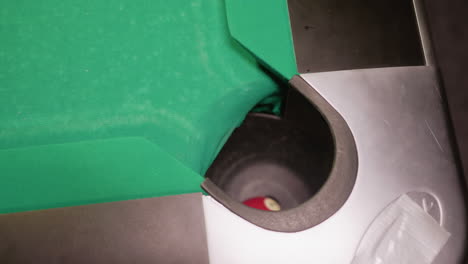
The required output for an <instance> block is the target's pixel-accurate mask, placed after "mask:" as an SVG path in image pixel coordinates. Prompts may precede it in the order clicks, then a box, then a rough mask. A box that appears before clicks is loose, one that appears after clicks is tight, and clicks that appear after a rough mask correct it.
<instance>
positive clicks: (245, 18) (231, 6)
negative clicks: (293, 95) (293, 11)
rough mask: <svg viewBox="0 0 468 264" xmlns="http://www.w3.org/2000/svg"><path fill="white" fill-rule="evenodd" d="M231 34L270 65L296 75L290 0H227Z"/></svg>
mask: <svg viewBox="0 0 468 264" xmlns="http://www.w3.org/2000/svg"><path fill="white" fill-rule="evenodd" d="M226 11H227V18H228V21H229V30H230V32H231V34H232V36H233V37H234V38H235V39H236V40H238V41H239V42H240V43H241V44H242V45H243V46H244V47H245V48H246V49H248V50H249V51H251V52H252V54H254V55H255V56H256V57H257V59H258V60H259V61H261V62H262V63H263V64H265V65H266V66H268V68H269V69H270V70H271V71H273V72H276V73H277V74H279V75H281V76H282V77H283V78H285V79H287V80H289V79H291V78H292V76H293V75H295V74H297V66H296V59H295V56H294V46H293V40H292V32H291V26H290V22H289V12H288V1H287V0H254V1H252V0H226Z"/></svg>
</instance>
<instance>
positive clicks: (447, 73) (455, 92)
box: [425, 0, 468, 263]
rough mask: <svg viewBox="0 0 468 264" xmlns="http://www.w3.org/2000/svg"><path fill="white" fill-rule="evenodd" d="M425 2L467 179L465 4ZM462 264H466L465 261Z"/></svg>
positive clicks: (467, 22) (460, 1)
mask: <svg viewBox="0 0 468 264" xmlns="http://www.w3.org/2000/svg"><path fill="white" fill-rule="evenodd" d="M425 2H426V8H427V16H428V23H429V27H430V29H431V33H432V39H433V45H434V50H435V55H436V58H437V62H438V64H439V68H440V71H441V74H442V80H443V83H444V87H445V94H446V98H447V102H448V110H449V112H450V115H451V119H452V125H453V128H454V132H455V139H456V142H457V146H458V152H459V154H460V155H459V158H460V161H461V162H460V163H461V170H462V171H463V172H464V175H465V179H467V178H468V177H467V176H468V1H467V0H425ZM466 182H467V181H465V184H466ZM467 252H468V251H467ZM465 263H468V260H467V261H466V262H465Z"/></svg>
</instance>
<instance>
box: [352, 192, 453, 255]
mask: <svg viewBox="0 0 468 264" xmlns="http://www.w3.org/2000/svg"><path fill="white" fill-rule="evenodd" d="M449 237H450V233H449V232H447V231H446V230H445V229H444V228H443V227H442V226H440V225H439V223H437V221H436V220H434V219H433V218H432V217H431V216H430V215H429V214H428V213H426V212H425V211H424V210H423V209H422V208H421V207H420V206H419V205H418V204H416V203H415V202H414V201H413V200H412V199H411V198H410V197H408V196H407V195H403V196H401V197H400V198H399V199H398V200H396V201H395V202H393V203H392V204H390V205H389V206H388V207H387V208H386V209H385V210H384V211H382V213H380V214H379V215H378V216H377V218H376V219H375V220H374V221H373V222H372V224H371V225H370V227H369V228H368V230H367V231H366V233H365V235H364V237H363V239H362V241H361V243H360V244H359V247H358V249H357V251H356V255H355V257H354V259H353V262H352V264H393V263H398V264H414V263H418V264H430V263H432V261H433V260H434V258H435V257H436V256H437V254H438V253H439V252H440V250H442V248H443V247H444V245H445V243H446V242H447V240H448V239H449Z"/></svg>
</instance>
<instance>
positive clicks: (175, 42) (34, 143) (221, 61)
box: [0, 0, 289, 212]
mask: <svg viewBox="0 0 468 264" xmlns="http://www.w3.org/2000/svg"><path fill="white" fill-rule="evenodd" d="M273 2H275V1H273ZM276 3H277V4H280V3H282V2H278V1H276ZM270 6H274V7H275V6H276V4H270ZM280 6H281V8H284V6H283V5H282V4H280ZM275 8H276V7H275ZM286 12H287V11H286ZM282 19H283V20H284V17H283V18H282ZM283 20H282V21H283ZM283 22H284V21H283ZM277 24H278V23H277ZM288 26H289V24H288ZM282 31H284V30H283V28H281V34H283V32H282ZM270 34H271V32H270ZM268 49H270V48H268ZM278 54H282V52H279V53H278ZM281 56H283V55H281ZM281 61H282V59H279V61H278V62H281ZM276 65H278V64H277V61H276V60H274V63H272V64H271V66H272V67H275V66H276ZM279 71H281V72H284V71H283V70H282V69H280V70H279ZM288 74H289V72H288ZM277 89H278V87H277V84H276V83H275V82H273V81H272V80H271V79H270V78H269V77H268V76H267V75H266V74H265V73H264V72H263V71H262V70H261V69H260V68H259V67H258V65H257V62H256V60H255V58H254V57H253V56H252V55H251V54H250V53H249V52H248V51H246V50H245V49H244V48H243V47H242V46H241V45H239V44H238V43H237V42H236V41H234V40H233V39H232V38H231V37H230V35H229V31H228V25H227V21H226V12H225V5H224V1H223V0H191V1H187V0H173V1H161V0H116V1H106V0H93V1H91V0H87V1H84V0H80V1H75V0H43V1H32V0H2V4H1V8H0V193H1V194H0V212H5V211H14V210H32V209H41V208H49V207H57V206H67V205H76V204H80V203H89V202H99V201H113V200H118V199H132V198H143V197H150V196H158V195H166V194H178V193H186V192H196V191H200V187H199V183H200V181H201V180H202V176H200V175H203V174H204V172H205V171H206V169H207V168H208V166H209V165H210V163H211V162H212V160H213V159H214V157H215V156H216V154H217V152H218V151H219V149H220V148H221V147H222V144H223V143H224V142H225V140H226V139H227V137H228V136H229V135H230V133H231V132H232V130H233V129H234V128H235V127H236V126H237V125H238V124H239V123H240V122H241V121H242V120H243V118H244V116H245V114H246V113H247V112H248V111H249V110H250V109H251V108H252V107H253V106H254V105H255V104H256V103H257V102H258V101H260V100H261V99H263V98H265V97H266V96H268V95H270V94H272V93H275V92H276V91H277Z"/></svg>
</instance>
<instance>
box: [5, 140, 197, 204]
mask: <svg viewBox="0 0 468 264" xmlns="http://www.w3.org/2000/svg"><path fill="white" fill-rule="evenodd" d="M0 160H8V161H9V162H8V163H5V162H2V177H1V179H2V186H1V192H0V201H1V203H0V204H1V207H0V213H9V212H17V211H25V210H31V209H37V208H51V207H63V206H73V205H82V204H91V203H99V202H110V201H120V200H128V199H138V198H147V197H155V196H165V195H175V194H181V193H191V192H197V191H199V188H198V186H199V185H200V184H201V181H202V180H203V179H202V178H201V177H200V176H199V175H198V174H196V173H195V172H193V171H192V170H190V169H188V168H187V167H185V166H183V165H182V164H180V162H178V161H177V160H175V159H174V158H173V157H171V156H169V155H168V154H167V152H165V151H164V150H161V149H160V148H159V147H157V146H156V145H154V144H152V143H151V142H148V141H147V140H145V139H142V138H120V139H112V140H98V141H87V142H77V143H70V144H57V145H49V146H41V147H28V148H18V149H9V150H1V151H0ZM164 179H168V180H164Z"/></svg>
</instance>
